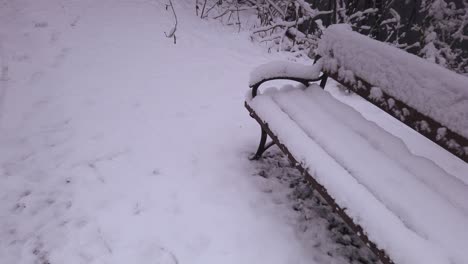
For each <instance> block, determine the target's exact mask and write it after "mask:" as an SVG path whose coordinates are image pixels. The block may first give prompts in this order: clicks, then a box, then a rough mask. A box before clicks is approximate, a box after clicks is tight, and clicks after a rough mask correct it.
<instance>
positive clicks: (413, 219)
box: [246, 84, 468, 264]
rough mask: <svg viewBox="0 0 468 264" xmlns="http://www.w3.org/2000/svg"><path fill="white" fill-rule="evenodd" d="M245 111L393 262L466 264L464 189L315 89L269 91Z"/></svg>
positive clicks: (467, 189) (467, 195)
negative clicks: (249, 112) (255, 119)
mask: <svg viewBox="0 0 468 264" xmlns="http://www.w3.org/2000/svg"><path fill="white" fill-rule="evenodd" d="M246 106H247V108H250V109H249V110H250V111H251V113H254V114H255V117H256V118H257V121H259V122H260V123H261V125H262V126H264V127H266V128H268V130H269V133H271V134H270V136H271V137H272V138H273V140H275V141H278V142H276V144H277V145H278V146H279V147H280V148H283V150H284V148H285V149H287V151H288V152H289V153H290V158H291V156H293V157H294V160H295V161H297V162H298V164H296V165H297V166H298V167H301V168H302V169H303V170H305V171H306V173H307V174H308V175H309V176H310V177H312V178H313V180H314V181H316V182H317V183H318V184H319V185H320V186H323V187H324V189H325V190H326V192H328V194H329V195H330V197H333V200H334V202H335V203H336V204H337V205H338V206H339V208H341V210H343V211H344V212H345V213H346V215H348V216H349V217H350V218H351V219H352V221H353V222H354V223H355V224H356V225H358V226H359V227H360V228H361V230H365V235H366V236H367V237H368V239H369V240H370V241H372V242H373V243H375V245H376V246H377V247H378V248H379V249H380V250H382V251H384V252H385V253H386V254H387V255H388V256H389V257H390V258H391V259H392V260H393V261H394V262H395V263H401V264H410V263H411V264H413V263H426V264H429V263H437V264H444V263H447V264H449V263H455V264H462V263H468V250H467V249H468V185H467V184H466V183H465V182H463V181H461V180H460V179H457V178H456V177H454V176H452V175H450V174H448V173H446V172H445V171H444V170H443V169H441V168H440V167H438V166H437V165H436V164H435V163H433V162H432V161H429V160H427V159H425V158H422V157H419V156H415V155H413V154H411V152H410V151H409V150H408V148H407V147H406V145H405V144H404V143H403V142H402V141H401V140H400V139H398V138H396V137H394V136H393V135H391V134H389V133H388V132H386V131H385V130H383V129H382V128H380V127H379V126H377V125H376V124H375V123H372V122H370V121H368V120H366V119H365V118H364V117H363V116H362V115H361V114H360V113H359V112H357V111H356V110H354V109H353V108H351V107H349V106H348V105H345V104H343V103H341V102H340V101H338V100H336V99H335V98H334V97H333V96H331V95H330V94H329V93H328V92H326V91H324V90H323V89H322V88H321V87H319V86H318V85H316V84H312V85H311V86H309V87H307V88H306V89H303V88H298V87H296V88H289V89H283V90H276V91H267V92H265V93H263V94H259V95H257V96H256V97H255V98H253V99H248V100H247V101H246ZM258 119H260V120H258ZM358 235H359V234H358Z"/></svg>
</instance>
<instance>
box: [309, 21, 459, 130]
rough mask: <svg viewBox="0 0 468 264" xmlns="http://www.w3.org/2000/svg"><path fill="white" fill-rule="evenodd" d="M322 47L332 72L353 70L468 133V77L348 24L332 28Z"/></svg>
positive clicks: (320, 47) (410, 103) (398, 97)
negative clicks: (358, 31) (352, 27)
mask: <svg viewBox="0 0 468 264" xmlns="http://www.w3.org/2000/svg"><path fill="white" fill-rule="evenodd" d="M317 52H318V54H319V55H321V56H322V60H323V68H324V69H326V70H327V71H330V72H337V73H339V74H344V73H352V74H354V75H355V76H357V77H360V78H362V79H364V80H366V81H368V82H369V83H371V84H373V85H375V86H378V87H380V88H381V89H382V90H383V91H385V92H386V93H388V94H389V95H391V96H393V97H395V98H397V99H399V100H401V101H403V102H405V103H406V104H408V105H410V106H412V107H413V108H415V109H417V110H418V111H419V112H421V113H423V114H425V115H427V116H431V117H433V118H434V119H436V120H437V121H439V122H440V123H441V124H443V125H445V126H447V127H449V128H450V129H452V130H453V131H455V132H457V133H459V134H460V135H462V136H464V137H467V138H468V77H465V76H462V75H459V74H456V73H454V72H451V71H449V70H447V69H445V68H442V67H440V66H438V65H436V64H433V63H431V62H428V61H426V60H423V59H421V58H419V57H417V56H415V55H412V54H409V53H407V52H404V51H402V50H399V49H397V48H395V47H392V46H390V45H388V44H385V43H382V42H379V41H376V40H372V39H370V38H368V37H366V36H363V35H361V34H359V33H356V32H353V31H351V30H350V29H349V28H348V27H347V26H345V25H333V26H330V27H328V28H327V29H326V30H325V31H324V34H323V36H322V38H321V40H320V42H319V46H318V50H317ZM338 65H339V67H340V68H338ZM350 79H351V78H348V80H350Z"/></svg>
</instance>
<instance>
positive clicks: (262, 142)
mask: <svg viewBox="0 0 468 264" xmlns="http://www.w3.org/2000/svg"><path fill="white" fill-rule="evenodd" d="M267 137H268V134H267V132H266V131H265V130H263V128H262V133H261V136H260V144H259V145H258V149H257V152H256V153H255V154H254V155H253V156H252V157H250V158H249V159H250V160H258V159H260V158H261V157H262V154H263V153H264V152H265V151H266V150H267V149H269V148H270V147H271V146H273V145H275V142H274V141H271V142H269V143H268V144H267V143H266V141H267Z"/></svg>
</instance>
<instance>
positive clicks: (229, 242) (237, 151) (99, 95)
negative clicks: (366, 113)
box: [0, 0, 466, 264]
mask: <svg viewBox="0 0 468 264" xmlns="http://www.w3.org/2000/svg"><path fill="white" fill-rule="evenodd" d="M174 2H176V1H174ZM165 4H166V3H165V2H164V1H162V0H156V1H123V0H113V1H111V0H103V1H92V0H83V1H67V0H47V1H34V0H17V1H5V0H3V1H0V23H1V25H2V26H1V27H0V67H1V76H0V146H1V148H0V238H1V239H0V263H24V264H29V263H41V264H45V263H52V264H55V263H67V264H68V263H70V264H72V263H113V264H118V263H161V264H169V263H203V264H207V263H236V264H237V263H269V264H274V263H282V264H283V263H311V260H317V261H318V262H319V263H347V260H346V259H347V258H348V256H350V255H353V254H355V253H346V251H347V250H340V246H339V244H340V243H339V242H336V241H337V239H333V234H334V233H333V232H329V231H328V229H327V228H322V227H323V226H324V225H326V224H324V223H323V224H322V225H321V226H318V227H315V226H314V225H311V226H310V227H309V228H314V229H313V232H312V231H309V232H303V231H301V230H303V229H301V228H300V227H301V224H300V223H301V220H300V219H301V217H302V216H301V213H298V212H297V211H295V210H294V209H292V208H291V205H292V204H294V202H293V201H294V198H293V201H290V200H289V198H288V196H287V195H284V194H285V193H287V190H288V189H289V187H288V184H284V183H283V184H282V185H278V186H279V187H277V188H276V189H275V194H271V193H269V192H268V191H267V192H265V191H264V190H265V188H267V187H265V186H269V185H271V184H275V183H273V181H274V179H272V182H266V183H265V182H264V183H262V182H260V184H259V185H258V184H257V183H258V182H259V180H258V179H259V175H258V174H259V173H260V171H262V168H263V167H262V166H263V165H261V164H259V163H255V162H250V161H249V160H247V157H248V155H249V154H250V153H251V152H252V151H253V150H254V149H255V147H256V145H257V140H258V134H259V131H258V127H257V124H256V123H255V122H254V121H253V120H251V119H250V118H249V116H248V114H247V112H246V111H245V109H244V108H243V106H242V104H243V100H244V95H245V91H246V89H247V84H248V76H249V72H250V70H251V69H252V68H254V67H255V66H257V65H258V64H261V63H264V62H267V61H269V60H272V59H273V58H272V57H271V56H272V55H271V54H267V52H266V51H263V50H261V49H260V48H258V47H255V46H254V45H252V44H250V43H249V42H248V41H247V39H248V37H247V35H244V34H242V33H241V34H237V32H231V29H226V28H222V27H221V26H217V25H214V24H213V23H206V22H204V21H200V20H199V19H198V18H196V17H195V16H194V15H193V4H192V2H191V1H187V2H186V3H185V2H183V1H177V2H176V3H174V5H175V9H176V11H177V15H178V19H179V25H178V29H177V32H176V35H177V44H176V45H174V44H173V41H172V39H167V38H165V36H164V32H165V31H166V32H168V31H169V30H170V28H171V27H172V23H173V20H172V19H173V18H172V16H171V15H172V14H171V12H170V11H166V10H165ZM232 31H235V30H232ZM275 59H278V58H275ZM344 99H345V100H347V99H348V98H344ZM351 101H353V102H359V101H356V100H354V99H353V100H351ZM371 116H377V119H381V117H380V116H378V114H375V115H372V114H371ZM390 127H391V128H395V127H396V130H398V131H400V128H399V127H398V126H393V125H392V126H390ZM401 131H403V132H401V133H402V134H403V135H405V133H406V134H408V132H405V130H404V128H403V129H401ZM409 135H410V136H411V135H412V134H409ZM410 141H411V142H418V141H413V140H412V139H411V140H410ZM418 146H419V143H416V146H415V149H418ZM419 149H421V148H419ZM422 152H428V153H439V152H434V150H433V149H431V148H430V147H428V148H427V149H422ZM434 155H435V154H434ZM437 155H440V156H441V157H442V158H441V160H443V161H444V162H445V163H446V164H445V165H446V167H447V168H449V169H451V170H454V171H458V172H463V170H466V167H463V164H460V163H456V161H455V162H452V161H451V160H450V159H449V158H447V156H444V155H445V154H443V153H442V154H437ZM277 159H278V160H281V158H277ZM274 169H275V167H273V168H272V170H274ZM275 173H278V172H275ZM459 174H460V173H459ZM252 175H254V176H252ZM272 178H274V177H272ZM262 179H263V178H262ZM261 181H263V180H261ZM281 186H282V187H281ZM276 190H277V191H276ZM275 197H277V198H275ZM278 199H279V200H278ZM319 210H322V209H319ZM314 217H315V215H314ZM317 217H319V218H318V219H317V222H320V221H323V220H320V219H322V218H320V217H322V216H319V215H318V214H317ZM312 223H313V222H312ZM311 245H313V246H314V247H315V248H316V249H315V250H314V249H311V248H310V246H311ZM330 252H331V253H330ZM340 252H342V253H340ZM330 255H332V256H330Z"/></svg>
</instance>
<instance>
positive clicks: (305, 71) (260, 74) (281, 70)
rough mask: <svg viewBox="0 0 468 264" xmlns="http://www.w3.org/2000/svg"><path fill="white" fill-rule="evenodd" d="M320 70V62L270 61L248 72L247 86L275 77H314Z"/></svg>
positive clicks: (318, 74) (316, 76)
mask: <svg viewBox="0 0 468 264" xmlns="http://www.w3.org/2000/svg"><path fill="white" fill-rule="evenodd" d="M321 70H322V67H321V63H320V62H318V63H316V64H313V65H305V64H301V63H297V62H291V61H271V62H268V63H265V64H262V65H260V66H258V67H257V68H255V69H254V70H253V71H252V72H251V73H250V80H249V86H253V85H255V84H257V83H259V82H260V81H263V80H268V79H271V78H277V77H289V78H300V79H307V80H308V79H316V78H318V77H319V76H320V72H321Z"/></svg>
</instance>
